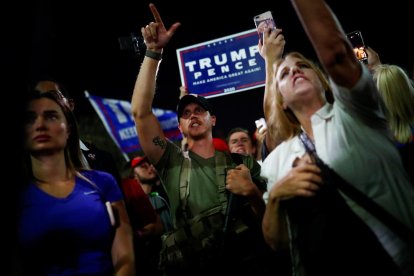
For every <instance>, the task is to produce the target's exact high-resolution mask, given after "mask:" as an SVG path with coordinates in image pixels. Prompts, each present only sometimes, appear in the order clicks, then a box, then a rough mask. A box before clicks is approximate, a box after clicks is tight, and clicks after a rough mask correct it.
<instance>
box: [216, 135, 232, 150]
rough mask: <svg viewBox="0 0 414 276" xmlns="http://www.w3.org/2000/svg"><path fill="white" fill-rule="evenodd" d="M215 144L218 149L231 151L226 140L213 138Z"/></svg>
mask: <svg viewBox="0 0 414 276" xmlns="http://www.w3.org/2000/svg"><path fill="white" fill-rule="evenodd" d="M213 145H214V148H215V149H216V150H219V151H228V152H229V151H230V150H229V147H228V146H227V143H226V141H224V140H223V139H220V138H213Z"/></svg>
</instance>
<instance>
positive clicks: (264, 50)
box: [259, 29, 286, 152]
mask: <svg viewBox="0 0 414 276" xmlns="http://www.w3.org/2000/svg"><path fill="white" fill-rule="evenodd" d="M285 43H286V41H285V37H284V36H283V34H282V29H275V30H271V29H267V30H266V31H265V32H264V35H263V44H262V43H261V41H260V40H259V50H260V55H261V56H262V57H263V59H264V60H265V66H266V83H265V91H264V97H263V112H264V115H265V119H266V123H267V124H269V119H270V117H271V115H272V112H271V111H272V109H273V110H274V105H275V95H276V91H275V90H274V89H275V86H274V83H273V79H274V75H275V72H276V63H277V61H279V60H280V59H281V58H282V55H283V51H284V49H285ZM272 134H274V133H270V132H269V131H266V134H265V137H264V139H265V141H266V142H265V145H266V148H267V151H268V152H271V151H272V150H273V149H274V148H275V147H276V146H277V145H278V144H279V143H280V137H274V136H273V135H272Z"/></svg>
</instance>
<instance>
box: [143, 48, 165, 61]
mask: <svg viewBox="0 0 414 276" xmlns="http://www.w3.org/2000/svg"><path fill="white" fill-rule="evenodd" d="M145 56H146V57H149V58H152V59H155V60H161V59H162V53H157V52H154V51H151V50H148V49H147V50H146V51H145Z"/></svg>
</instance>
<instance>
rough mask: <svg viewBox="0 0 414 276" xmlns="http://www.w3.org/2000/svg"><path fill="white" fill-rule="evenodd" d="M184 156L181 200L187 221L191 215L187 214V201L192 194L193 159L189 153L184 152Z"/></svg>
mask: <svg viewBox="0 0 414 276" xmlns="http://www.w3.org/2000/svg"><path fill="white" fill-rule="evenodd" d="M183 156H184V161H183V166H182V167H181V174H180V200H181V209H182V211H183V215H184V219H185V220H187V219H188V215H189V214H187V203H188V202H187V199H188V195H189V194H190V185H189V184H190V175H191V159H190V156H189V153H188V151H183Z"/></svg>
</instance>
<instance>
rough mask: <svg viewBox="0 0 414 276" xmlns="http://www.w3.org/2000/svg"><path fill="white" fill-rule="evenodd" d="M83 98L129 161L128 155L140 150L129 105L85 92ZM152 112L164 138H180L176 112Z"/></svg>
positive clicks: (125, 102)
mask: <svg viewBox="0 0 414 276" xmlns="http://www.w3.org/2000/svg"><path fill="white" fill-rule="evenodd" d="M85 96H86V97H87V98H88V99H89V101H90V103H91V104H92V106H93V108H94V109H95V111H96V113H97V114H98V116H99V118H100V119H101V121H102V123H103V125H104V126H105V129H106V130H107V131H108V134H109V136H110V137H111V138H112V140H113V141H114V142H115V144H116V145H117V146H118V147H119V149H120V150H121V152H122V154H123V155H124V157H125V159H126V160H129V158H128V153H133V152H135V151H138V150H140V149H141V146H140V143H139V140H138V135H137V131H136V128H135V122H134V119H133V117H132V113H131V103H130V102H129V101H122V100H116V99H108V98H102V97H99V96H94V95H91V94H89V93H88V92H86V91H85ZM152 111H153V113H154V115H155V116H157V118H158V121H159V122H160V124H161V128H162V129H163V130H164V135H165V137H167V138H168V139H170V140H173V141H174V140H180V139H181V138H182V135H181V132H180V130H179V129H178V121H177V113H176V112H173V111H170V110H164V109H159V108H153V109H152Z"/></svg>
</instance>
